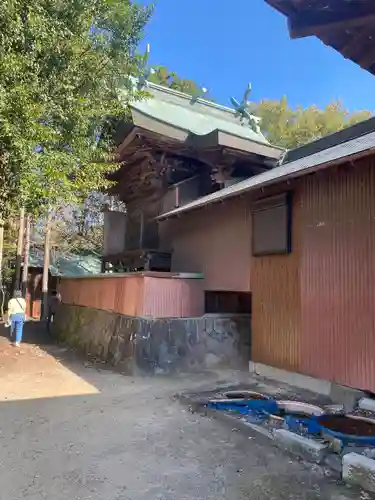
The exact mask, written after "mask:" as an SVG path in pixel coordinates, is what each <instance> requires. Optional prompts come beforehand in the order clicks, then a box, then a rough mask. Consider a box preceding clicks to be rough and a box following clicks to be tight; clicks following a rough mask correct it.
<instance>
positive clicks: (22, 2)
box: [0, 0, 151, 212]
mask: <svg viewBox="0 0 375 500" xmlns="http://www.w3.org/2000/svg"><path fill="white" fill-rule="evenodd" d="M1 7H2V8H1V10H0V168H1V170H0V175H1V183H0V185H1V187H0V203H1V206H2V208H3V212H5V211H6V210H5V209H6V208H8V207H10V206H12V205H14V202H16V205H20V204H21V203H22V204H24V205H26V208H27V209H28V210H29V211H40V210H41V209H43V208H44V207H45V206H47V205H48V206H50V207H51V206H56V205H61V204H62V203H64V202H65V203H67V202H72V201H74V200H76V199H77V197H81V196H86V195H87V193H89V192H90V191H92V190H97V189H101V188H102V187H103V185H104V177H103V175H102V174H103V172H104V171H107V170H108V168H109V165H108V162H109V161H110V160H111V158H112V147H113V145H112V142H111V129H110V127H109V126H107V125H108V124H110V123H112V119H124V118H126V116H127V113H128V104H129V100H130V99H136V98H141V97H143V96H142V94H141V93H139V92H137V91H136V90H135V89H134V88H133V87H132V85H131V83H130V81H129V78H128V77H129V76H130V75H137V74H138V73H139V71H140V66H141V64H142V61H143V60H142V58H141V57H139V56H137V55H135V50H136V47H137V45H138V43H139V40H140V38H141V36H142V30H143V28H144V25H145V23H146V22H147V20H148V18H149V16H150V14H151V10H150V8H146V7H142V6H139V5H137V4H134V3H133V2H131V1H130V0H111V1H109V0H76V1H74V2H73V1H72V2H67V1H66V0H34V1H33V2H29V1H28V0H4V2H2V6H1ZM124 87H126V88H127V92H126V97H125V102H124V100H120V99H119V98H118V94H117V90H118V89H119V88H124ZM103 130H105V134H103ZM99 138H100V140H99Z"/></svg>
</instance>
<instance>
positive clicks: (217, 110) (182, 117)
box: [131, 82, 268, 144]
mask: <svg viewBox="0 0 375 500" xmlns="http://www.w3.org/2000/svg"><path fill="white" fill-rule="evenodd" d="M146 90H147V91H148V92H149V93H150V94H151V96H152V97H151V98H150V99H146V100H144V101H137V102H134V103H133V104H132V105H131V109H132V113H133V118H135V115H137V113H141V114H142V115H144V116H147V117H149V118H150V119H153V120H156V121H158V122H160V123H164V124H166V125H169V126H172V127H175V128H177V129H180V130H185V131H187V132H188V133H190V134H193V135H197V136H206V135H208V134H211V133H212V132H214V131H219V132H224V133H226V134H230V135H233V136H236V137H240V138H242V139H248V140H249V141H254V142H257V143H261V144H268V142H267V140H266V138H265V137H264V136H263V134H262V133H261V132H260V131H255V130H253V128H252V127H251V126H250V124H249V123H248V122H247V121H243V122H242V123H241V119H240V117H239V116H236V111H235V110H233V109H231V108H228V107H225V106H220V105H218V104H215V103H212V102H210V101H207V100H205V99H202V98H192V97H191V96H189V95H187V94H183V93H182V92H178V91H176V90H172V89H170V88H167V87H162V86H160V85H156V84H154V83H150V82H148V83H147V88H146ZM135 121H136V120H135Z"/></svg>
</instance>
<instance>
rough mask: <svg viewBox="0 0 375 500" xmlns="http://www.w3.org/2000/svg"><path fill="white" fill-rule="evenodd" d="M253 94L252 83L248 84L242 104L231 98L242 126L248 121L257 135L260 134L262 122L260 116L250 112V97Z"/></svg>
mask: <svg viewBox="0 0 375 500" xmlns="http://www.w3.org/2000/svg"><path fill="white" fill-rule="evenodd" d="M250 93H251V83H248V84H247V87H246V90H245V93H244V96H243V98H242V101H241V102H238V101H237V99H235V98H234V97H231V98H230V100H231V103H232V104H233V107H234V109H235V110H236V116H237V117H239V118H240V122H241V124H242V123H243V122H244V120H247V121H248V124H249V125H250V127H251V128H252V129H253V131H254V132H255V133H257V134H260V133H261V131H260V126H259V125H260V122H261V119H260V118H259V117H258V116H255V115H253V114H251V112H250V101H249V96H250Z"/></svg>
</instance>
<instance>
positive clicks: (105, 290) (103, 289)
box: [60, 276, 143, 316]
mask: <svg viewBox="0 0 375 500" xmlns="http://www.w3.org/2000/svg"><path fill="white" fill-rule="evenodd" d="M60 292H61V297H62V301H63V302H65V303H68V304H74V305H78V306H85V307H92V308H94V309H105V310H107V311H114V312H117V313H120V314H125V315H127V316H141V315H142V309H143V277H142V276H129V277H113V278H112V277H111V278H107V277H106V278H100V277H98V278H78V279H75V278H69V279H63V280H62V281H61V285H60Z"/></svg>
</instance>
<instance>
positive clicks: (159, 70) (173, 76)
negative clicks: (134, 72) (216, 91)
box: [148, 66, 213, 101]
mask: <svg viewBox="0 0 375 500" xmlns="http://www.w3.org/2000/svg"><path fill="white" fill-rule="evenodd" d="M153 71H154V72H153V73H152V74H150V76H149V78H148V79H149V80H150V82H153V83H157V84H158V85H163V86H164V87H169V88H171V89H174V90H178V91H179V92H183V93H184V94H188V95H192V96H194V95H200V94H202V90H201V87H200V86H199V85H198V84H197V83H196V82H194V81H193V80H186V79H185V78H180V77H179V76H178V75H177V73H175V72H174V71H169V70H168V68H166V67H165V66H154V68H153ZM202 97H204V99H206V100H209V101H212V100H213V99H212V98H210V97H209V96H207V94H205V95H204V96H203V95H202Z"/></svg>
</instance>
